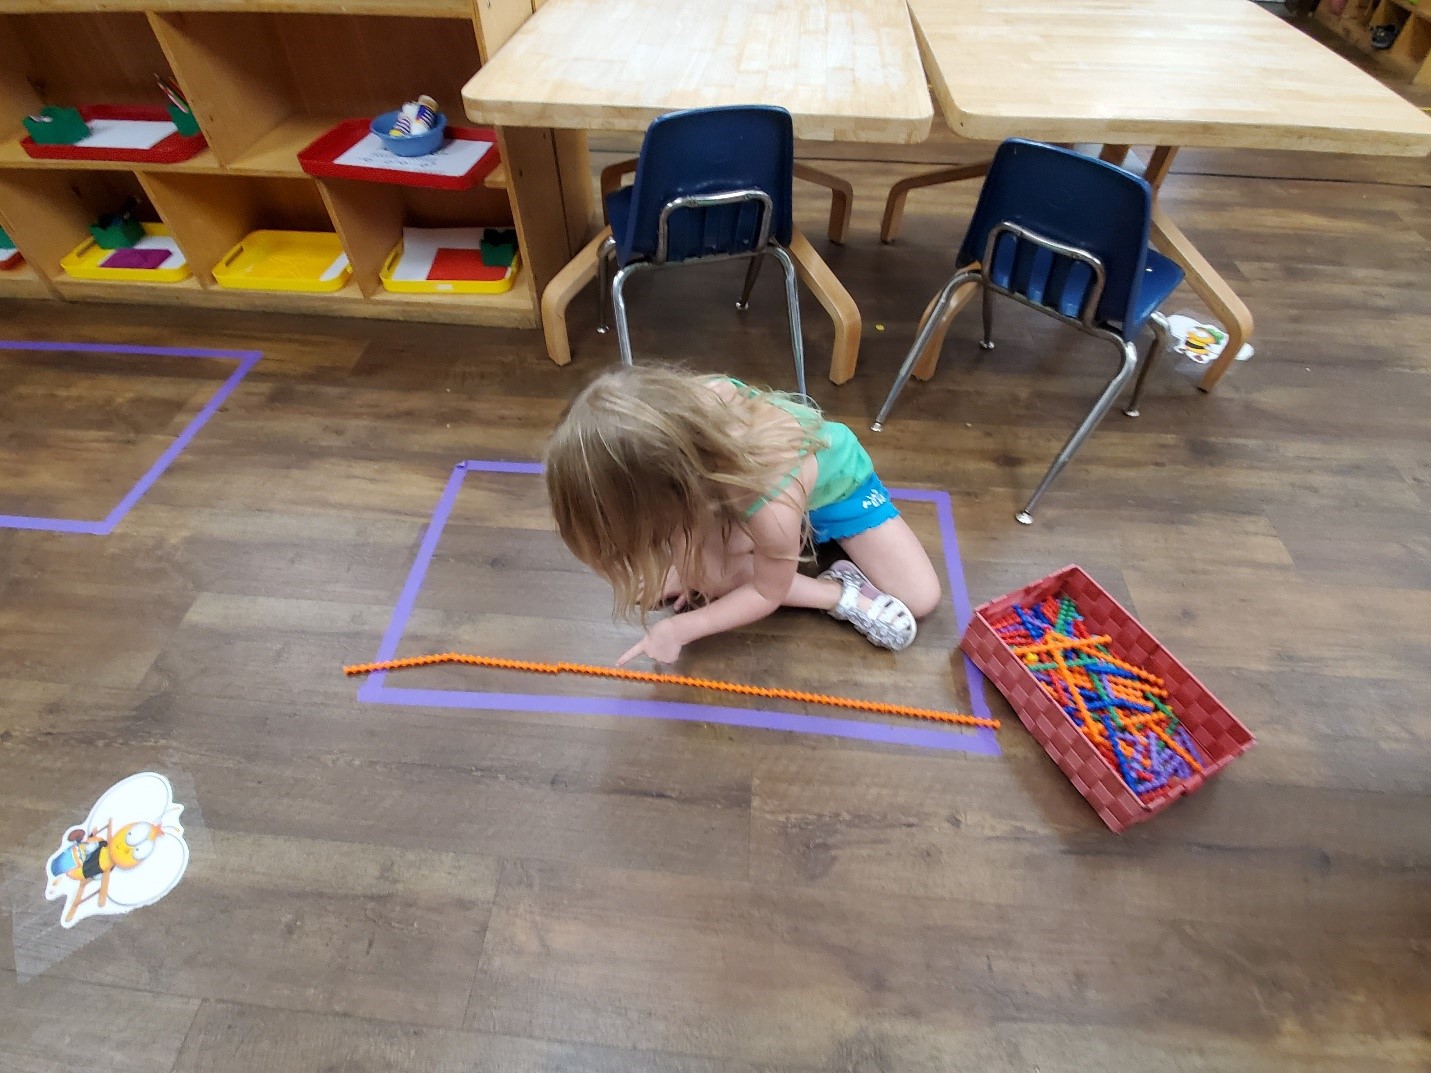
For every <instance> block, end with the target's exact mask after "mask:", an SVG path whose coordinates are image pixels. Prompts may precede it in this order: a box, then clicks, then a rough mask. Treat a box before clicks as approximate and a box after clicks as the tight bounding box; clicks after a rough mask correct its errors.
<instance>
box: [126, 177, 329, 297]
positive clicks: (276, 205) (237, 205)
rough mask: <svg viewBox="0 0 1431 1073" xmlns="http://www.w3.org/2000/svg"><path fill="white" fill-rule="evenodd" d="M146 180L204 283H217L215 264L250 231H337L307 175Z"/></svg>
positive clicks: (187, 256) (147, 185)
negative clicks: (306, 177)
mask: <svg viewBox="0 0 1431 1073" xmlns="http://www.w3.org/2000/svg"><path fill="white" fill-rule="evenodd" d="M143 183H144V187H145V189H146V190H147V191H148V192H149V196H150V198H151V199H152V200H153V202H154V203H155V204H156V205H157V206H158V207H159V209H160V211H161V213H162V214H163V216H164V218H165V219H166V220H169V221H171V223H170V227H171V228H172V230H173V232H174V238H175V240H176V241H177V242H178V243H179V248H180V249H182V250H183V251H184V256H185V258H187V259H188V261H189V267H190V268H191V269H192V270H193V272H194V274H195V275H196V276H197V277H198V278H199V280H200V281H201V283H202V284H203V285H205V286H216V284H214V266H215V265H216V264H218V263H219V261H220V260H222V259H223V257H224V255H225V254H227V253H228V252H229V251H230V250H231V249H233V247H234V246H235V245H236V244H237V243H238V242H239V241H240V240H242V239H243V237H244V236H245V235H247V234H248V233H249V232H251V231H258V230H278V231H332V230H333V223H332V220H331V219H330V218H329V215H328V210H327V208H326V206H325V205H324V203H323V198H322V197H321V196H320V194H319V193H318V189H317V187H316V185H315V184H314V183H313V182H312V181H310V180H307V179H298V178H273V177H269V176H257V175H196V174H190V173H184V172H175V173H161V172H149V173H147V174H145V175H144V176H143Z"/></svg>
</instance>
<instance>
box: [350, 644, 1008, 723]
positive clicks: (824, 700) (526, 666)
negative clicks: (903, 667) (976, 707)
mask: <svg viewBox="0 0 1431 1073" xmlns="http://www.w3.org/2000/svg"><path fill="white" fill-rule="evenodd" d="M436 663H467V664H471V665H472V666H475V667H496V668H498V669H500V670H508V671H529V672H531V673H532V674H585V675H589V676H590V677H593V678H619V679H622V680H623V681H627V682H650V683H653V684H657V685H671V686H689V687H690V688H692V689H711V690H715V691H717V692H720V693H739V694H741V695H742V696H746V697H769V698H773V699H776V700H793V701H795V702H797V703H802V704H823V705H825V706H827V707H830V708H851V709H853V710H855V711H859V712H875V713H877V714H879V715H902V716H906V717H908V718H910V719H929V720H932V721H934V722H936V723H956V724H958V725H960V726H971V727H984V728H986V729H988V730H998V729H999V721H998V720H997V719H981V718H980V717H979V716H977V715H965V714H964V713H963V712H942V711H939V710H937V709H935V708H912V707H910V706H909V705H907V704H885V703H883V702H882V701H877V700H859V699H857V698H855V697H832V696H830V695H828V694H825V693H806V692H804V691H802V690H799V689H773V688H770V687H767V686H748V685H745V684H744V683H741V682H722V681H720V680H718V679H715V678H692V677H690V676H688V675H684V674H661V673H659V672H657V671H628V670H626V669H625V668H624V667H598V666H595V665H593V664H589V663H539V662H536V661H534V660H525V659H499V658H497V657H496V656H473V655H468V654H466V653H463V652H442V653H439V654H438V655H435V656H413V657H410V658H408V659H390V660H384V661H383V662H381V663H355V664H353V665H352V666H350V667H344V668H343V673H344V674H349V675H352V674H373V673H374V672H376V671H400V670H404V669H406V668H409V667H430V666H432V665H433V664H436Z"/></svg>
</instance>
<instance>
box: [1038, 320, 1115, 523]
mask: <svg viewBox="0 0 1431 1073" xmlns="http://www.w3.org/2000/svg"><path fill="white" fill-rule="evenodd" d="M1118 345H1119V346H1120V347H1121V348H1122V350H1123V364H1122V366H1121V367H1120V368H1119V370H1118V371H1117V372H1116V373H1114V374H1113V379H1111V380H1109V381H1108V386H1107V387H1105V388H1104V389H1103V394H1101V395H1099V396H1098V401H1097V402H1095V403H1094V404H1093V409H1091V410H1089V411H1088V416H1087V417H1085V418H1084V419H1083V423H1082V424H1081V425H1079V426H1078V428H1076V429H1074V432H1073V435H1072V436H1070V437H1069V438H1068V442H1067V443H1065V444H1064V445H1063V447H1062V448H1061V449H1060V450H1059V452H1058V457H1056V458H1055V459H1054V460H1053V465H1051V466H1049V467H1048V472H1047V473H1045V474H1044V475H1043V480H1041V481H1039V482H1038V487H1037V488H1035V489H1034V494H1033V495H1031V496H1029V501H1028V502H1027V503H1025V504H1024V509H1023V510H1021V511H1019V512H1018V513H1017V514H1015V515H1014V517H1015V519H1017V520H1018V521H1019V522H1020V523H1021V524H1023V525H1032V524H1033V509H1034V504H1036V503H1037V502H1038V501H1039V499H1040V498H1042V496H1043V494H1044V492H1046V491H1048V486H1049V485H1051V484H1052V483H1053V481H1054V478H1055V477H1057V476H1058V475H1059V474H1060V473H1062V472H1063V467H1064V466H1066V465H1068V462H1069V459H1071V458H1072V457H1073V456H1074V454H1076V453H1077V451H1078V449H1079V448H1080V447H1082V446H1083V441H1084V440H1086V439H1088V437H1089V434H1090V433H1092V432H1093V430H1094V429H1095V428H1097V427H1098V422H1100V421H1102V420H1103V415H1104V414H1106V413H1107V412H1108V410H1109V409H1110V408H1111V407H1112V405H1113V403H1114V402H1115V401H1117V398H1118V396H1119V395H1121V394H1122V393H1123V388H1124V387H1125V386H1126V385H1127V383H1128V381H1129V380H1130V379H1131V378H1132V376H1133V371H1134V370H1135V369H1136V368H1137V367H1138V348H1137V347H1136V346H1135V345H1134V344H1132V343H1125V342H1123V341H1121V340H1119V341H1118Z"/></svg>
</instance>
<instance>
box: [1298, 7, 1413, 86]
mask: <svg viewBox="0 0 1431 1073" xmlns="http://www.w3.org/2000/svg"><path fill="white" fill-rule="evenodd" d="M1333 6H1334V5H1333V4H1332V2H1331V0H1322V2H1321V3H1320V4H1319V5H1318V6H1317V20H1318V21H1319V22H1321V23H1322V24H1323V25H1324V26H1328V27H1330V28H1331V29H1333V30H1335V31H1336V32H1337V33H1338V34H1339V35H1340V36H1341V37H1343V38H1345V39H1346V40H1348V41H1350V42H1351V43H1352V44H1354V45H1356V47H1357V48H1359V49H1361V50H1362V51H1363V52H1369V53H1371V54H1372V55H1373V56H1375V57H1376V58H1377V59H1378V60H1380V61H1381V62H1382V63H1383V64H1385V65H1386V66H1387V67H1390V68H1391V69H1393V70H1395V71H1397V72H1398V73H1400V74H1402V75H1405V76H1406V77H1407V78H1409V79H1411V80H1412V81H1413V82H1414V83H1416V84H1417V85H1418V86H1431V0H1421V2H1420V3H1417V2H1415V0H1347V3H1346V6H1345V7H1343V8H1342V9H1341V11H1340V12H1336V11H1334V10H1333ZM1388 23H1389V24H1391V25H1393V26H1396V27H1398V30H1397V33H1396V40H1395V42H1393V44H1392V46H1391V47H1390V48H1389V49H1374V48H1372V47H1371V30H1372V27H1374V26H1385V25H1387V24H1388Z"/></svg>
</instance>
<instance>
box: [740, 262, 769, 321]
mask: <svg viewBox="0 0 1431 1073" xmlns="http://www.w3.org/2000/svg"><path fill="white" fill-rule="evenodd" d="M764 261H765V254H763V253H757V254H756V255H755V256H754V257H752V258H751V259H750V264H749V265H747V266H746V269H745V286H744V287H742V288H741V290H740V300H739V301H738V302H736V303H735V308H736V309H738V310H740V311H741V312H742V313H744V312H745V311H746V310H747V309H749V308H750V292H751V291H752V290H754V289H755V277H756V276H758V275H760V266H761V265H762V264H763V263H764Z"/></svg>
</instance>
